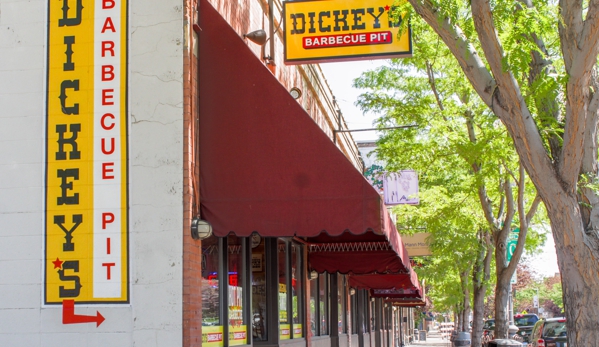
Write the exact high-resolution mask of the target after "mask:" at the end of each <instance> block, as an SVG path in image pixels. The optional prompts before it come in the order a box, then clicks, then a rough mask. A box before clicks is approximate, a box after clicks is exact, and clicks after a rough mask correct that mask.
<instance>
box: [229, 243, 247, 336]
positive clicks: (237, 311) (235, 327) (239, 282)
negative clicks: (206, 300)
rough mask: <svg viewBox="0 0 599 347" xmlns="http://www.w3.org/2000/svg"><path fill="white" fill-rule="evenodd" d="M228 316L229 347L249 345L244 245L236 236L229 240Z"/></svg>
mask: <svg viewBox="0 0 599 347" xmlns="http://www.w3.org/2000/svg"><path fill="white" fill-rule="evenodd" d="M227 239H228V242H227V243H228V246H227V248H228V251H229V256H228V258H229V259H228V263H229V267H228V271H229V273H228V275H229V281H228V282H229V287H228V303H227V304H228V308H229V309H228V314H229V346H236V345H245V344H247V325H246V322H245V321H244V314H243V310H244V303H243V292H244V288H243V284H244V283H245V272H244V271H243V265H244V264H243V245H242V242H241V239H240V238H238V237H236V236H229V237H228V238H227Z"/></svg>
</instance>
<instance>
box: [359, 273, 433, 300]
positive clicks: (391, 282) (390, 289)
mask: <svg viewBox="0 0 599 347" xmlns="http://www.w3.org/2000/svg"><path fill="white" fill-rule="evenodd" d="M348 277H349V286H350V287H353V288H360V289H368V290H369V291H370V296H372V297H375V298H381V297H382V298H396V299H406V298H418V299H420V298H422V297H423V292H422V287H421V286H420V283H419V282H418V275H416V272H414V270H413V269H410V272H409V273H406V274H366V275H350V276H348Z"/></svg>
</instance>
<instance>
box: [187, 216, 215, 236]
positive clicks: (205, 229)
mask: <svg viewBox="0 0 599 347" xmlns="http://www.w3.org/2000/svg"><path fill="white" fill-rule="evenodd" d="M211 235H212V225H210V223H208V222H207V221H205V220H202V219H200V217H194V218H193V219H192V220H191V237H192V238H193V239H194V240H204V239H207V238H209V237H210V236H211Z"/></svg>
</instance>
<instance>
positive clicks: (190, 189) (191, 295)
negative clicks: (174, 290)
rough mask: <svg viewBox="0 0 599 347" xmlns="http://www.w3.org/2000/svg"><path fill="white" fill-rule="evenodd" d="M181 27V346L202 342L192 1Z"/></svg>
mask: <svg viewBox="0 0 599 347" xmlns="http://www.w3.org/2000/svg"><path fill="white" fill-rule="evenodd" d="M184 6H185V10H184V16H185V18H184V22H185V23H188V25H186V26H185V27H184V28H183V30H184V35H185V37H186V38H187V39H186V40H185V47H184V53H183V73H184V77H183V97H184V104H183V121H184V127H183V129H184V134H183V143H184V154H183V155H184V158H185V160H184V165H185V167H184V178H183V179H184V183H183V199H184V201H183V206H184V210H183V346H184V347H199V346H201V345H202V292H201V285H200V281H201V273H202V268H201V265H202V261H201V259H202V254H201V250H202V248H201V242H200V241H197V240H194V239H192V237H191V233H190V228H191V226H190V224H191V219H192V218H193V217H194V216H197V215H198V211H199V201H200V200H199V193H200V191H199V166H198V162H197V160H196V159H197V151H198V150H199V148H198V146H197V145H196V144H197V130H198V129H197V126H198V71H197V57H196V55H195V54H194V53H195V52H194V51H193V49H194V42H193V40H194V34H193V33H194V31H193V23H194V22H196V17H197V14H196V8H197V5H196V1H195V0H186V1H185V3H184Z"/></svg>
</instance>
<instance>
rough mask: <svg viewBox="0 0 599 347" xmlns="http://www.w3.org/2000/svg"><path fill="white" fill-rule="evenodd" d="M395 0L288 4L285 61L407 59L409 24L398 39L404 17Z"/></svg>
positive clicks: (290, 2) (409, 53)
mask: <svg viewBox="0 0 599 347" xmlns="http://www.w3.org/2000/svg"><path fill="white" fill-rule="evenodd" d="M390 5H393V1H391V2H388V1H382V0H373V1H365V0H326V1H314V0H308V1H287V2H285V3H284V6H285V11H284V12H285V13H286V15H285V63H286V64H303V63H314V62H324V61H341V60H360V59H373V58H374V57H380V58H391V57H407V56H411V54H412V42H411V36H410V35H411V33H410V28H409V25H407V30H404V31H402V35H401V36H398V34H399V28H400V27H401V25H402V18H401V17H399V18H397V19H396V18H395V17H394V16H393V15H391V13H393V11H394V10H395V7H392V6H390Z"/></svg>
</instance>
